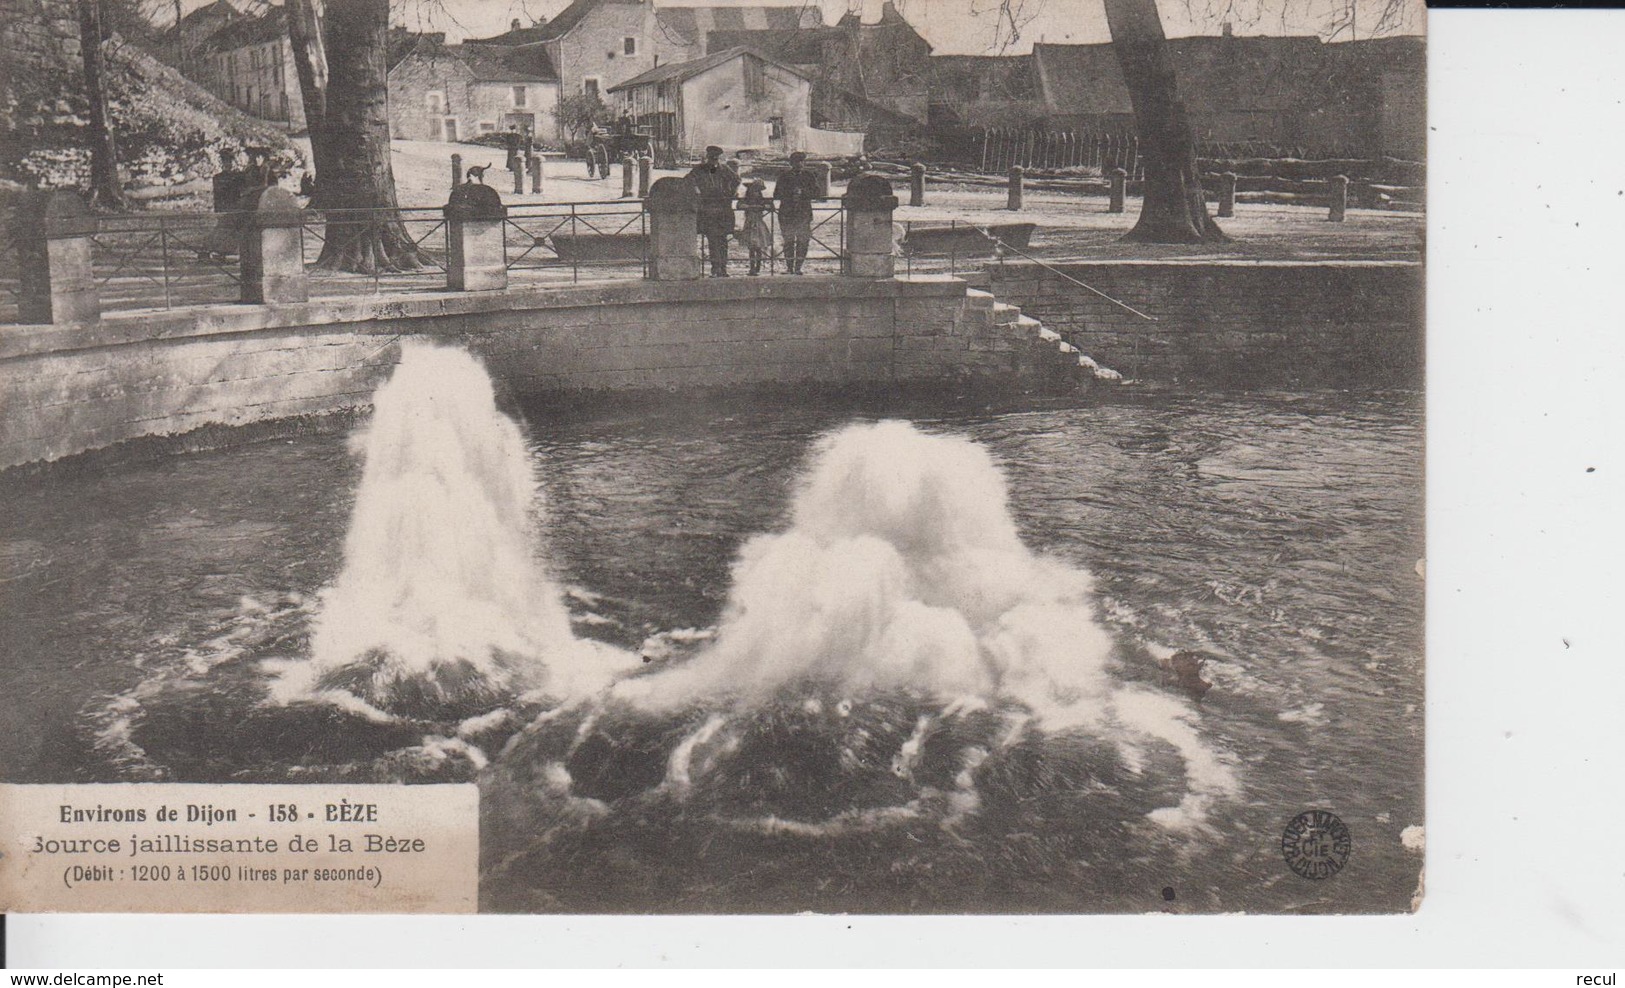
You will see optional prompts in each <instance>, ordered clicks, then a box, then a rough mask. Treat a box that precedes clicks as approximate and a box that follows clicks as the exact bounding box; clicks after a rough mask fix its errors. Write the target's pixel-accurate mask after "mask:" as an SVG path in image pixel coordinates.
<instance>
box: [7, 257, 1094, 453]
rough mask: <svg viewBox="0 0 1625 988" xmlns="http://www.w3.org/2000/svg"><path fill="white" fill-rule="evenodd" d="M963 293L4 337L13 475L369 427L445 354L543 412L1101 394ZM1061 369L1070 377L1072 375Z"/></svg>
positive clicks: (742, 289)
mask: <svg viewBox="0 0 1625 988" xmlns="http://www.w3.org/2000/svg"><path fill="white" fill-rule="evenodd" d="M983 302H984V303H985V304H981V305H979V306H975V305H972V299H970V298H968V297H967V294H966V287H965V283H964V282H963V281H960V280H958V279H953V278H946V277H938V278H932V279H923V278H922V279H916V280H902V279H898V280H891V279H878V280H864V279H853V278H836V277H827V278H825V277H808V278H796V279H790V278H776V279H766V278H763V279H749V278H732V279H713V280H706V281H688V282H666V283H663V282H652V281H640V282H620V283H604V284H601V285H582V286H579V287H573V288H568V289H539V288H538V289H507V290H503V291H492V292H462V293H454V292H444V293H423V294H413V295H398V296H382V297H376V296H375V297H363V298H345V299H331V300H315V301H310V302H301V303H294V304H284V305H276V306H257V305H230V306H210V307H200V308H195V309H186V310H173V311H169V312H142V313H128V314H124V313H119V314H105V315H103V317H102V319H101V320H100V321H99V322H94V323H84V324H79V325H64V326H17V327H8V328H6V330H5V331H4V332H0V407H4V408H6V410H7V414H6V415H5V416H4V417H3V418H0V470H3V469H9V468H12V467H17V466H21V465H24V464H31V463H39V462H45V461H54V460H59V459H61V458H64V457H68V456H73V455H76V454H79V453H84V452H88V451H91V450H98V449H103V448H105V447H109V446H113V445H115V444H118V443H121V442H125V441H128V440H134V439H140V438H144V437H174V436H178V435H184V434H185V433H188V432H190V431H192V430H198V429H205V428H214V427H218V426H248V425H255V424H258V423H263V422H267V421H272V420H276V419H281V418H290V417H296V416H312V415H329V414H337V413H350V412H354V411H356V410H358V409H363V408H365V407H366V406H367V405H368V404H369V403H370V401H371V396H372V392H373V390H374V389H375V388H376V387H377V386H378V384H379V383H381V382H382V381H383V379H384V378H385V377H386V376H387V375H388V373H389V370H390V368H391V367H392V366H393V364H394V362H395V361H396V359H397V358H398V353H399V350H398V347H397V346H396V345H395V344H396V343H397V341H398V340H401V339H406V338H429V339H435V340H441V341H444V342H446V343H448V344H456V345H459V346H464V347H466V348H468V349H469V350H470V351H471V352H473V353H475V354H477V355H479V356H480V357H482V358H483V359H484V360H485V362H486V364H487V366H488V367H489V369H490V371H491V373H492V375H493V377H495V378H496V379H497V381H498V383H499V386H501V387H502V388H504V389H507V390H509V391H511V392H514V393H520V394H523V395H525V396H526V397H527V398H531V397H543V398H548V397H556V398H563V399H568V398H569V397H570V396H586V395H589V394H593V393H606V394H609V393H617V394H618V393H623V392H638V391H647V392H668V393H680V392H686V391H690V390H701V389H734V388H749V389H760V388H762V387H784V388H793V387H796V386H798V385H805V384H819V385H833V386H853V387H859V388H876V389H884V388H888V387H892V386H901V385H915V384H929V383H931V382H943V381H946V382H951V383H953V384H954V385H955V386H958V385H959V384H962V383H964V382H984V383H986V384H987V385H989V386H992V387H1003V388H1016V389H1030V388H1033V387H1045V388H1054V387H1087V386H1088V385H1090V384H1091V383H1092V382H1093V380H1094V376H1093V375H1092V374H1091V373H1088V371H1087V368H1086V367H1085V366H1084V365H1081V364H1079V363H1078V359H1077V355H1076V354H1075V353H1072V352H1071V351H1070V350H1067V351H1065V352H1062V351H1060V350H1058V349H1057V347H1056V345H1055V342H1054V341H1053V336H1051V337H1049V338H1048V339H1045V338H1041V337H1040V335H1039V334H1040V331H1039V329H1038V327H1037V326H1036V324H1034V323H1032V321H1031V320H1026V321H1025V322H1024V323H1018V322H1017V321H1016V319H1017V315H1016V314H1012V313H1011V312H1009V311H1008V310H1009V309H1010V307H1008V306H1005V307H1003V308H1002V309H1000V310H999V311H998V313H995V310H994V307H993V305H992V302H991V300H987V299H984V300H983ZM1063 365H1064V366H1063Z"/></svg>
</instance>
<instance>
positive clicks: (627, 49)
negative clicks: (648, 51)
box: [621, 37, 638, 55]
mask: <svg viewBox="0 0 1625 988" xmlns="http://www.w3.org/2000/svg"><path fill="white" fill-rule="evenodd" d="M637 53H638V39H637V38H631V37H627V38H622V39H621V54H623V55H636V54H637Z"/></svg>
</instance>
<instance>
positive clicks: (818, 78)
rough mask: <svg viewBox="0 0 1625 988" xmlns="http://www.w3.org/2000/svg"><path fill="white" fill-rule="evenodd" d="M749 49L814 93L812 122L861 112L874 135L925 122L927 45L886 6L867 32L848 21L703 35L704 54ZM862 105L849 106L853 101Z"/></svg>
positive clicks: (851, 17)
mask: <svg viewBox="0 0 1625 988" xmlns="http://www.w3.org/2000/svg"><path fill="white" fill-rule="evenodd" d="M740 46H744V47H748V48H753V49H755V50H757V51H760V52H762V53H763V54H765V55H767V56H768V57H770V58H773V59H777V60H778V61H780V62H783V63H784V64H786V65H793V66H795V67H796V69H797V70H798V71H800V72H802V73H803V74H805V75H807V76H809V77H810V78H811V79H812V80H813V81H814V83H815V85H816V95H815V100H816V102H817V104H818V109H816V110H815V115H824V114H830V115H833V114H834V113H836V112H840V110H839V108H840V107H842V106H843V105H844V106H845V107H847V108H849V109H850V108H852V107H854V106H862V105H864V104H867V105H868V106H869V107H871V108H874V109H872V110H871V111H870V112H869V113H868V114H867V117H869V118H871V119H865V120H864V121H863V123H864V124H865V125H866V127H867V128H869V129H872V128H876V127H880V126H891V127H896V126H897V125H899V124H900V123H902V122H905V121H913V122H914V123H916V124H923V123H925V122H926V119H927V115H928V112H929V107H930V103H931V93H932V85H931V68H932V62H933V59H932V57H931V44H930V42H928V41H926V40H925V38H923V37H921V35H920V33H919V32H918V31H916V30H915V29H914V26H913V25H912V24H910V23H909V22H908V20H907V19H906V18H904V17H903V15H902V14H900V13H898V11H897V8H896V7H895V6H893V4H892V3H891V2H890V0H887V2H886V3H885V4H883V5H882V7H881V10H880V20H879V21H877V22H876V23H873V24H865V23H863V21H862V19H861V18H860V17H859V16H858V14H856V13H851V12H849V13H847V14H845V15H844V16H842V17H841V19H840V20H839V21H837V22H836V23H835V24H833V25H830V26H828V27H816V26H807V25H798V26H793V27H791V28H788V29H786V28H769V29H760V28H723V27H718V28H715V29H713V30H711V31H710V32H708V34H707V37H706V51H722V50H725V49H728V48H734V47H740ZM854 99H855V100H858V101H861V102H860V103H857V104H854V103H853V100H854Z"/></svg>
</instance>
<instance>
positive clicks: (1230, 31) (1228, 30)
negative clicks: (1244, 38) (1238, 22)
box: [1224, 21, 1236, 38]
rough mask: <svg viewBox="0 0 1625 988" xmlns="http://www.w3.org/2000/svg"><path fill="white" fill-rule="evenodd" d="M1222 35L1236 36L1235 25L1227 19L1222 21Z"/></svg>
mask: <svg viewBox="0 0 1625 988" xmlns="http://www.w3.org/2000/svg"><path fill="white" fill-rule="evenodd" d="M1224 36H1225V37H1227V38H1233V37H1235V36H1236V27H1235V25H1234V24H1231V23H1230V22H1229V21H1225V22H1224Z"/></svg>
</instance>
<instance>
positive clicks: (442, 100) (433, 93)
mask: <svg viewBox="0 0 1625 988" xmlns="http://www.w3.org/2000/svg"><path fill="white" fill-rule="evenodd" d="M423 105H424V108H425V109H426V110H428V111H429V114H430V115H431V116H439V115H440V114H442V113H445V112H446V94H445V93H442V92H439V91H437V90H430V91H429V92H426V93H424V94H423Z"/></svg>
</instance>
